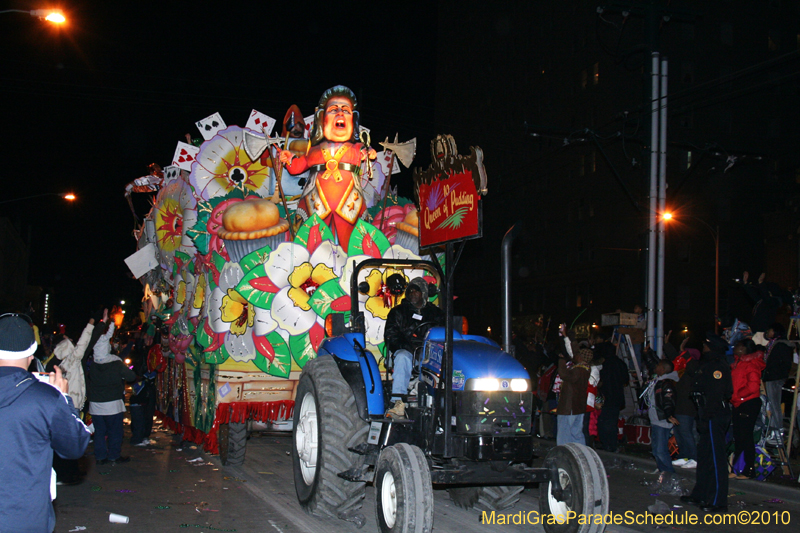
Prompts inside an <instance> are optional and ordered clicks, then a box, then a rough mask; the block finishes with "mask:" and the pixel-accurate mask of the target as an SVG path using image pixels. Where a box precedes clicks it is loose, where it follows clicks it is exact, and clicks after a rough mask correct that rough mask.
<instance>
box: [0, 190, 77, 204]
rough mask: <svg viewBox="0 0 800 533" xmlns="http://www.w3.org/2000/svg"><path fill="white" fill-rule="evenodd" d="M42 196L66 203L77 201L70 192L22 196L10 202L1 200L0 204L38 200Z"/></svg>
mask: <svg viewBox="0 0 800 533" xmlns="http://www.w3.org/2000/svg"><path fill="white" fill-rule="evenodd" d="M42 196H60V197H61V198H63V199H64V200H67V201H68V202H74V201H75V200H77V199H78V197H77V196H75V194H73V193H71V192H43V193H41V194H32V195H31V196H23V197H22V198H12V199H11V200H2V201H0V204H8V203H11V202H21V201H22V200H30V199H31V198H40V197H42Z"/></svg>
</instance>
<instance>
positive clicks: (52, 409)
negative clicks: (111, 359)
mask: <svg viewBox="0 0 800 533" xmlns="http://www.w3.org/2000/svg"><path fill="white" fill-rule="evenodd" d="M35 350H36V340H35V337H34V334H33V329H32V328H31V325H30V323H29V322H28V321H27V318H23V317H22V316H20V315H3V316H2V317H0V448H2V450H3V459H2V461H0V531H14V532H15V533H26V532H32V533H33V532H35V533H41V532H42V531H53V529H54V528H55V525H56V515H55V512H54V510H53V505H52V503H51V501H52V500H53V499H55V490H56V487H55V474H54V473H53V470H52V464H53V452H55V453H57V454H58V455H59V456H61V457H63V458H65V459H77V458H78V457H80V456H82V455H83V452H84V451H85V450H86V446H88V444H89V438H90V436H91V435H90V433H89V430H88V429H87V428H86V426H85V425H84V424H83V422H81V421H80V419H79V418H78V417H77V414H78V411H77V409H75V408H74V405H73V403H72V398H70V397H69V396H68V395H67V391H68V390H69V384H68V383H67V381H66V380H65V379H64V376H63V374H62V373H61V369H60V368H59V367H56V368H55V372H54V373H53V374H50V376H49V379H48V382H47V383H44V382H42V381H40V380H39V379H37V378H36V377H34V376H33V375H32V374H31V373H30V372H28V371H27V370H26V369H27V368H28V365H29V364H30V363H31V361H32V360H33V352H34V351H35Z"/></svg>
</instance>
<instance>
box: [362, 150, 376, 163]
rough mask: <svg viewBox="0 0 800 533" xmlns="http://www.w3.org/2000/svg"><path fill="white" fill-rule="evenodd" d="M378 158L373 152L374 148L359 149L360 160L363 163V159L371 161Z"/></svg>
mask: <svg viewBox="0 0 800 533" xmlns="http://www.w3.org/2000/svg"><path fill="white" fill-rule="evenodd" d="M376 157H378V153H377V152H376V151H375V149H374V148H365V147H363V146H362V147H361V160H362V161H364V160H365V159H370V160H373V159H375V158H376Z"/></svg>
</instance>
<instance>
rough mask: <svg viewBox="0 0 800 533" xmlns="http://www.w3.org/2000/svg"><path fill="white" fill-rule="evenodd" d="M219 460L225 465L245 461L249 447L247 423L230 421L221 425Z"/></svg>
mask: <svg viewBox="0 0 800 533" xmlns="http://www.w3.org/2000/svg"><path fill="white" fill-rule="evenodd" d="M218 438H219V460H220V461H221V462H222V465H223V466H237V465H240V464H242V463H244V454H245V450H246V448H247V424H246V423H245V422H230V423H228V424H221V425H220V426H219V433H218Z"/></svg>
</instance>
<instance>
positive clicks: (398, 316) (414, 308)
mask: <svg viewBox="0 0 800 533" xmlns="http://www.w3.org/2000/svg"><path fill="white" fill-rule="evenodd" d="M387 281H388V280H387ZM443 325H444V313H443V312H442V310H441V309H439V308H438V307H436V306H435V305H433V304H432V303H431V302H429V301H428V283H427V282H426V281H425V280H424V279H423V278H414V279H412V280H411V281H410V282H409V283H408V287H406V293H405V298H404V299H403V301H402V302H400V305H398V306H397V307H395V308H393V309H392V310H391V311H389V316H388V317H387V318H386V328H385V329H384V339H385V341H386V347H387V348H388V350H389V351H390V352H391V353H392V357H394V371H393V373H392V401H393V402H394V405H393V406H392V407H391V408H390V409H389V410H388V411H387V412H386V416H387V417H388V418H405V416H406V409H405V403H404V402H403V396H405V395H406V394H408V385H409V383H410V382H411V370H412V369H413V367H414V352H415V351H416V349H417V348H418V347H420V346H422V343H423V341H424V340H425V334H426V333H427V330H428V328H430V327H431V326H443Z"/></svg>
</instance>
